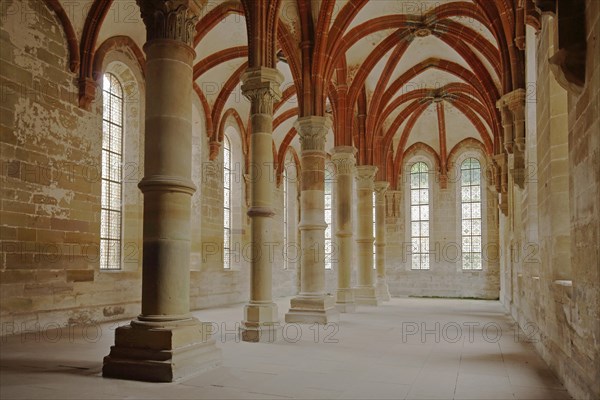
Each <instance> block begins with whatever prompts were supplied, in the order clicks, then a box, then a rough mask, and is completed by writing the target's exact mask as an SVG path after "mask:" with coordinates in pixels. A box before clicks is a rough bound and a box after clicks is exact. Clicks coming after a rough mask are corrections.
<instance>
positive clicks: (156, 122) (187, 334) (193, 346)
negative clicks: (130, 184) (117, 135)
mask: <svg viewBox="0 0 600 400" xmlns="http://www.w3.org/2000/svg"><path fill="white" fill-rule="evenodd" d="M138 4H139V6H140V8H141V11H142V18H143V20H144V23H145V24H146V28H147V42H146V44H145V46H144V51H145V52H146V71H145V76H146V139H145V162H144V178H143V179H142V181H141V182H140V183H139V188H140V190H141V191H142V192H143V193H144V233H143V242H144V248H143V257H144V258H143V273H142V313H141V314H140V315H139V316H138V317H137V318H136V319H135V320H133V321H132V322H131V324H130V325H128V326H123V327H119V328H117V330H116V332H115V345H114V346H112V347H111V351H110V354H109V355H108V356H106V357H105V358H104V366H103V369H102V373H103V375H104V376H107V377H115V378H124V379H136V380H145V381H159V382H170V381H174V380H176V379H178V378H182V377H184V376H186V375H189V374H193V373H197V372H199V371H202V370H204V369H207V368H210V367H213V366H215V365H217V364H218V363H219V362H220V360H221V352H220V350H219V349H217V347H216V346H215V344H214V341H213V340H211V339H209V336H210V333H209V332H210V329H206V328H207V325H205V324H202V323H201V322H200V321H198V320H197V319H196V318H193V317H192V316H191V315H190V314H189V297H190V271H189V264H190V215H191V197H192V194H193V193H194V192H195V190H196V188H195V186H194V184H193V183H192V180H191V171H192V166H191V160H192V150H191V148H192V146H191V138H192V121H191V120H192V98H191V93H192V63H193V61H194V57H195V52H194V50H193V48H192V46H193V44H192V43H193V38H194V33H195V32H196V29H195V25H196V21H197V19H198V15H199V13H200V8H199V6H198V3H197V2H196V1H192V0H177V1H168V2H167V1H160V0H153V1H142V0H139V1H138Z"/></svg>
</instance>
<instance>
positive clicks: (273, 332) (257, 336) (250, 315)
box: [240, 303, 281, 343]
mask: <svg viewBox="0 0 600 400" xmlns="http://www.w3.org/2000/svg"><path fill="white" fill-rule="evenodd" d="M278 317H279V316H278V311H277V304H275V303H250V304H246V306H245V307H244V321H242V326H241V327H240V333H241V336H242V340H243V341H244V342H252V343H273V342H275V341H276V340H277V336H278V331H280V330H281V327H280V326H279V318H278Z"/></svg>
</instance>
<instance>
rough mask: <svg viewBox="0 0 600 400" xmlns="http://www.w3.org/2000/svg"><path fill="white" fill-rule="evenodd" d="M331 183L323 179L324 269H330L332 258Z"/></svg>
mask: <svg viewBox="0 0 600 400" xmlns="http://www.w3.org/2000/svg"><path fill="white" fill-rule="evenodd" d="M332 188H333V182H332V179H331V178H327V177H326V178H325V223H326V224H327V228H325V269H332V268H333V267H332V257H333V242H332V240H331V238H332V236H331V231H332V226H331V223H332V221H333V219H332V215H331V211H332V208H331V203H332V201H333V191H332Z"/></svg>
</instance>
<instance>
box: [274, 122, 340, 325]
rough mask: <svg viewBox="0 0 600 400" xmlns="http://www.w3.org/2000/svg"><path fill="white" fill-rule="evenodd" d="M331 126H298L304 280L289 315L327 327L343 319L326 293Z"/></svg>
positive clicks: (298, 123)
mask: <svg viewBox="0 0 600 400" xmlns="http://www.w3.org/2000/svg"><path fill="white" fill-rule="evenodd" d="M330 127H331V120H330V119H329V118H327V117H317V116H311V117H301V118H298V121H297V123H296V130H297V131H298V135H299V136H300V145H301V149H302V153H301V160H302V181H301V194H300V204H301V210H302V214H301V220H300V225H299V229H300V241H301V255H300V268H301V277H300V279H301V281H300V294H299V295H298V296H297V297H295V298H294V299H292V301H291V307H290V310H289V312H288V313H287V314H286V315H285V321H286V322H290V323H292V322H297V323H315V322H316V323H321V324H325V323H328V322H331V321H335V320H337V318H338V317H339V314H338V312H337V311H336V310H335V308H334V300H333V297H331V296H328V295H326V294H325V228H326V227H327V224H326V223H325V211H324V210H325V201H324V188H325V138H326V135H327V132H328V131H329V128H330Z"/></svg>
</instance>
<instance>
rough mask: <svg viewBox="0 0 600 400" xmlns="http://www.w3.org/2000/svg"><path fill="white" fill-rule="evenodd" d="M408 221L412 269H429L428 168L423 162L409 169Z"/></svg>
mask: <svg viewBox="0 0 600 400" xmlns="http://www.w3.org/2000/svg"><path fill="white" fill-rule="evenodd" d="M410 221H411V228H410V236H411V241H412V269H429V168H428V167H427V164H425V163H424V162H417V163H415V164H413V166H412V167H411V169H410Z"/></svg>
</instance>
